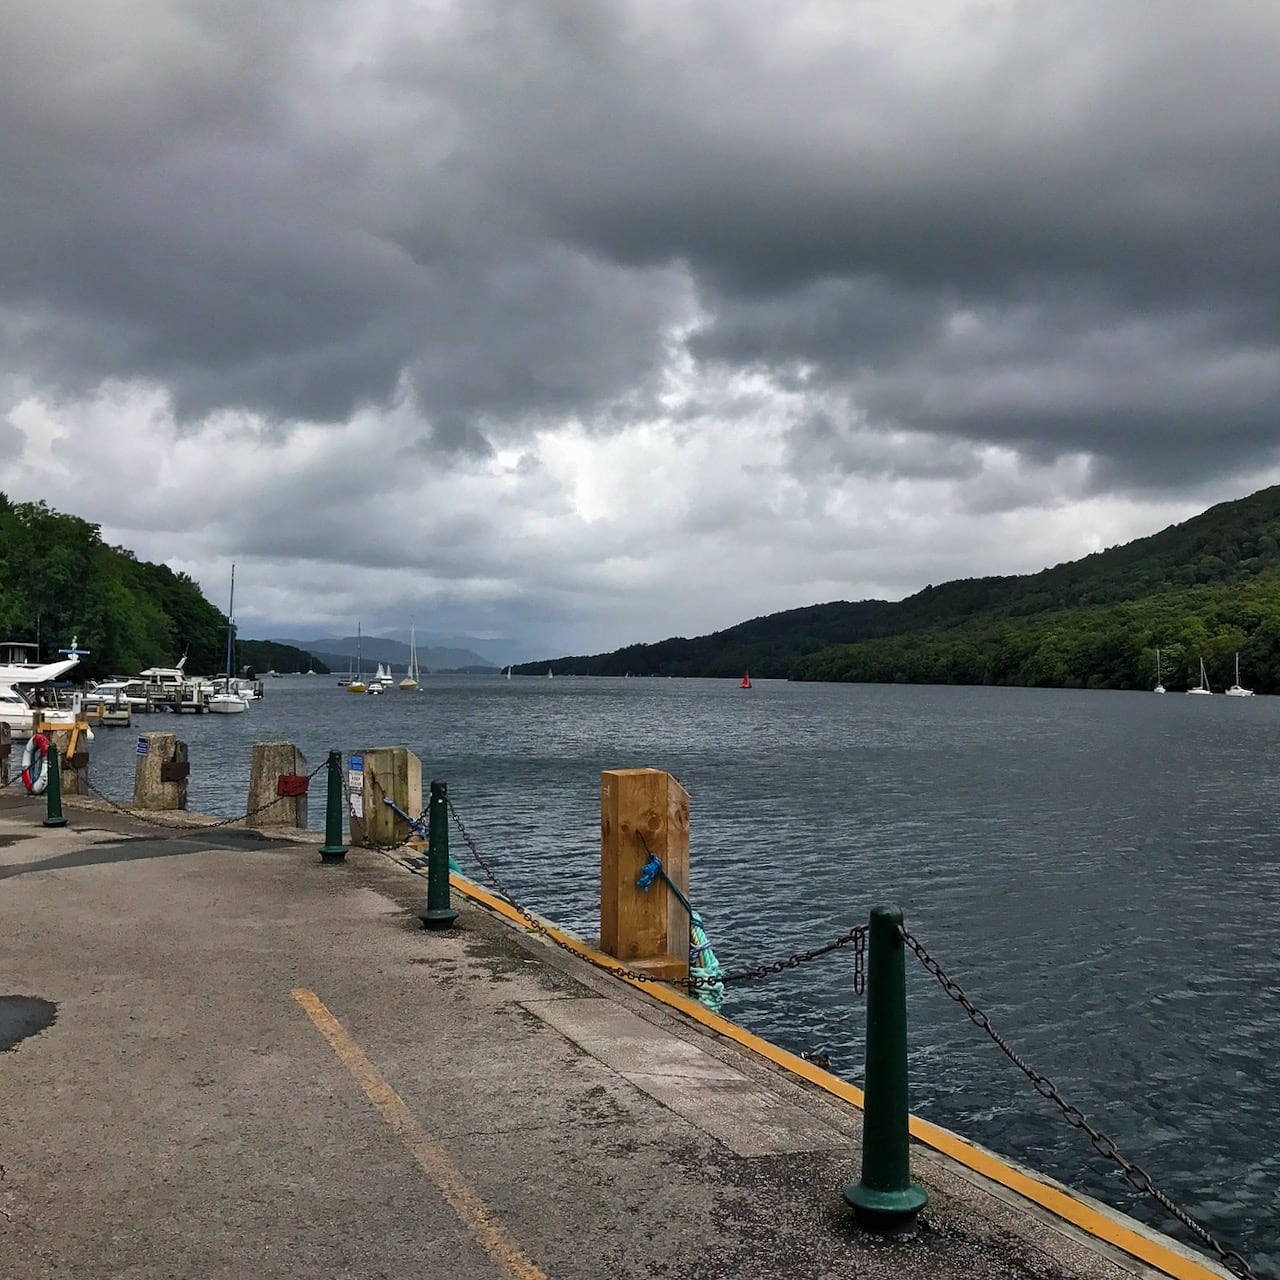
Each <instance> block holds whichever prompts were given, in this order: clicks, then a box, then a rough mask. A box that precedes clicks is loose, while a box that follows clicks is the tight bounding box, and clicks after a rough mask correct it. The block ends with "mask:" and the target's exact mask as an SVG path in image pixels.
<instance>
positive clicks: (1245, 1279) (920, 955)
mask: <svg viewBox="0 0 1280 1280" xmlns="http://www.w3.org/2000/svg"><path fill="white" fill-rule="evenodd" d="M899 932H900V933H901V935H902V940H903V942H904V943H905V944H906V945H907V946H908V947H910V948H911V950H912V951H914V952H915V954H916V957H917V959H918V960H919V961H920V963H921V964H922V965H923V966H924V967H925V969H926V970H927V971H928V972H929V973H930V974H931V975H932V976H933V978H934V979H935V980H936V981H937V983H938V985H939V986H940V987H941V988H942V989H943V991H945V992H946V994H947V995H948V996H950V997H951V999H952V1000H954V1001H955V1002H956V1003H957V1004H958V1005H959V1006H960V1007H961V1008H962V1009H963V1010H964V1011H965V1013H966V1014H968V1016H969V1020H970V1022H972V1023H973V1024H974V1026H976V1027H979V1028H980V1029H981V1030H983V1031H985V1032H986V1033H987V1035H988V1036H990V1037H991V1039H992V1040H993V1041H994V1042H995V1044H996V1045H997V1046H998V1047H999V1049H1000V1051H1001V1052H1002V1053H1003V1054H1004V1055H1005V1057H1006V1058H1008V1059H1009V1061H1010V1062H1012V1063H1013V1065H1014V1066H1015V1067H1017V1068H1018V1070H1019V1071H1021V1072H1022V1073H1023V1075H1025V1076H1026V1077H1027V1079H1028V1080H1030V1081H1031V1083H1032V1085H1034V1086H1035V1090H1036V1092H1037V1093H1038V1094H1039V1095H1040V1096H1041V1097H1042V1098H1048V1099H1049V1101H1050V1102H1052V1103H1053V1104H1054V1105H1055V1106H1056V1107H1057V1108H1058V1110H1059V1111H1061V1112H1062V1116H1063V1118H1064V1119H1065V1120H1066V1122H1067V1123H1068V1124H1069V1125H1071V1126H1072V1128H1074V1129H1080V1130H1081V1131H1082V1132H1084V1133H1085V1134H1087V1135H1088V1138H1089V1141H1090V1142H1091V1143H1092V1144H1093V1149H1094V1150H1095V1151H1096V1152H1097V1153H1098V1154H1099V1155H1100V1156H1102V1157H1103V1158H1104V1159H1106V1160H1110V1161H1111V1162H1112V1164H1114V1165H1116V1167H1117V1168H1119V1170H1120V1171H1121V1173H1122V1174H1123V1175H1124V1177H1125V1180H1126V1181H1127V1182H1128V1183H1129V1185H1130V1186H1131V1187H1133V1188H1134V1189H1135V1190H1137V1191H1140V1192H1141V1193H1142V1194H1143V1195H1146V1196H1149V1197H1150V1198H1151V1199H1152V1200H1154V1201H1155V1202H1156V1203H1157V1204H1158V1205H1160V1207H1161V1208H1163V1209H1164V1210H1165V1211H1166V1212H1167V1213H1169V1214H1171V1215H1172V1216H1173V1217H1174V1218H1176V1219H1177V1220H1178V1221H1179V1222H1180V1223H1182V1225H1183V1226H1184V1227H1186V1229H1187V1230H1188V1231H1190V1232H1191V1234H1192V1235H1193V1236H1195V1237H1196V1239H1197V1240H1199V1241H1200V1242H1201V1244H1203V1245H1205V1246H1206V1247H1207V1248H1208V1249H1210V1250H1211V1251H1212V1252H1213V1253H1215V1254H1216V1255H1217V1256H1218V1259H1219V1261H1220V1262H1221V1263H1222V1265H1223V1266H1225V1267H1226V1268H1227V1270H1228V1271H1230V1272H1231V1274H1232V1275H1234V1276H1239V1277H1240V1280H1263V1278H1262V1277H1261V1276H1259V1275H1258V1274H1257V1273H1256V1272H1255V1271H1253V1270H1252V1268H1251V1267H1250V1266H1249V1264H1248V1263H1247V1262H1246V1261H1245V1260H1244V1258H1242V1257H1241V1256H1240V1255H1239V1254H1238V1253H1236V1252H1235V1250H1233V1249H1228V1248H1226V1247H1225V1246H1224V1245H1222V1244H1219V1243H1218V1241H1217V1240H1215V1239H1214V1237H1213V1236H1212V1235H1211V1234H1210V1233H1209V1232H1208V1231H1207V1230H1206V1229H1205V1228H1204V1227H1202V1226H1201V1225H1200V1224H1199V1223H1198V1222H1197V1221H1196V1220H1195V1219H1194V1218H1193V1217H1192V1216H1191V1215H1190V1214H1189V1213H1188V1212H1187V1211H1186V1210H1185V1209H1183V1208H1182V1207H1181V1206H1179V1205H1177V1204H1175V1203H1174V1202H1173V1201H1172V1200H1170V1199H1169V1197H1168V1196H1167V1195H1165V1193H1164V1192H1163V1191H1161V1190H1160V1189H1159V1188H1158V1187H1157V1186H1156V1185H1155V1184H1154V1183H1153V1182H1152V1181H1151V1175H1150V1174H1149V1173H1147V1171H1146V1170H1145V1169H1143V1168H1142V1167H1141V1166H1140V1165H1137V1164H1135V1163H1134V1162H1133V1161H1132V1160H1129V1159H1128V1158H1127V1157H1125V1156H1124V1155H1123V1154H1122V1153H1121V1152H1120V1149H1119V1148H1118V1147H1117V1146H1116V1144H1115V1142H1114V1141H1113V1140H1112V1139H1111V1138H1108V1137H1107V1136H1106V1134H1104V1133H1100V1132H1099V1131H1098V1130H1097V1129H1095V1128H1094V1127H1093V1125H1091V1124H1090V1123H1089V1121H1088V1120H1087V1119H1086V1118H1085V1115H1084V1113H1083V1112H1082V1111H1081V1110H1080V1108H1079V1107H1077V1106H1074V1105H1073V1104H1071V1103H1070V1102H1068V1101H1067V1100H1066V1099H1065V1098H1064V1097H1063V1096H1062V1094H1061V1093H1059V1092H1058V1086H1057V1085H1056V1084H1054V1082H1053V1081H1052V1080H1050V1079H1049V1077H1048V1076H1044V1075H1041V1074H1040V1072H1038V1071H1036V1070H1035V1069H1034V1068H1033V1067H1031V1066H1029V1065H1028V1064H1027V1063H1026V1062H1024V1061H1023V1060H1022V1058H1021V1057H1019V1055H1018V1054H1017V1052H1016V1051H1015V1050H1014V1049H1013V1048H1012V1047H1011V1046H1010V1045H1009V1043H1008V1041H1006V1040H1005V1038H1004V1037H1003V1036H1002V1035H1001V1034H1000V1033H999V1032H998V1031H997V1030H996V1029H995V1027H993V1026H992V1025H991V1019H990V1018H989V1017H988V1016H987V1014H985V1013H984V1012H983V1011H982V1010H981V1009H979V1008H978V1007H977V1005H975V1004H974V1003H973V1001H972V1000H971V999H970V998H969V997H968V995H967V994H966V993H965V990H964V988H963V987H961V985H960V984H959V983H958V982H957V981H956V980H955V979H954V978H952V977H950V976H949V975H948V974H947V973H946V972H945V971H944V970H943V968H942V966H941V965H940V964H939V963H938V962H937V961H936V960H935V959H934V958H933V957H932V956H931V955H930V954H929V953H928V951H926V950H925V948H924V946H923V945H922V944H921V943H920V942H919V941H918V940H917V939H916V938H914V937H913V936H912V935H911V934H910V933H909V932H908V931H907V930H906V929H904V928H902V926H901V925H899Z"/></svg>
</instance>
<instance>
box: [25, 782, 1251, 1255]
mask: <svg viewBox="0 0 1280 1280" xmlns="http://www.w3.org/2000/svg"><path fill="white" fill-rule="evenodd" d="M64 806H65V807H66V808H67V809H68V811H69V812H71V813H72V815H73V816H74V813H75V811H76V810H81V809H84V810H96V811H98V812H99V813H104V814H112V813H113V811H114V815H113V816H114V817H115V818H116V820H118V821H119V822H120V823H121V824H122V825H124V826H129V827H133V828H139V827H140V828H141V829H142V831H143V832H144V833H146V830H147V828H146V826H145V816H152V815H144V816H143V818H142V819H139V818H137V817H135V816H134V815H133V814H132V813H130V812H128V811H124V810H120V809H119V808H118V807H116V806H112V805H109V804H107V805H104V804H102V803H101V802H97V801H93V800H92V799H87V798H81V797H76V796H70V797H64ZM34 807H35V806H34V805H32V806H30V807H29V808H28V810H27V813H26V814H24V815H23V818H22V819H21V822H22V825H23V826H37V827H38V822H37V819H36V817H35V814H34V813H33V812H32V810H33V809H34ZM10 808H11V807H10V806H7V805H6V806H4V807H3V809H0V832H2V831H3V829H4V827H6V826H8V825H9V824H10V823H11V822H13V821H14V819H13V818H12V817H11V816H10V812H9V810H10ZM154 818H155V819H156V821H157V823H158V824H159V825H162V826H172V827H181V828H183V829H185V830H187V831H189V832H191V833H192V834H197V835H198V834H199V832H200V830H201V829H205V828H210V827H222V826H226V827H232V828H236V829H238V830H241V831H246V832H249V833H252V834H253V835H255V836H258V837H260V838H261V839H262V840H263V841H264V842H269V843H271V844H280V845H296V846H318V845H319V844H320V843H321V837H320V836H319V834H318V833H312V832H300V831H292V830H288V829H276V828H272V829H267V830H260V831H259V830H256V829H254V828H252V827H251V826H248V825H246V824H244V823H225V822H222V821H220V820H218V819H216V818H212V817H209V816H207V815H199V814H192V813H186V812H183V813H181V814H180V815H174V814H169V813H165V814H163V815H154ZM58 835H59V837H60V838H61V839H62V840H63V841H64V842H66V841H68V840H69V839H74V836H73V833H72V832H70V831H68V830H67V829H65V828H64V829H61V830H60V831H59V833H58ZM347 866H348V867H349V868H350V869H351V870H352V871H354V872H355V876H356V877H359V879H360V880H361V881H362V882H363V883H364V884H365V885H366V887H368V888H372V889H373V891H374V892H376V893H382V894H385V895H386V896H388V897H391V898H392V899H393V900H395V901H397V902H399V903H400V905H401V906H402V907H403V908H405V909H406V910H412V908H413V905H414V903H413V899H414V896H415V892H416V890H415V888H414V885H415V882H414V880H413V879H412V877H413V876H414V875H415V874H417V875H420V874H421V870H420V868H417V867H414V866H413V865H411V864H410V863H409V862H407V861H405V860H404V859H403V858H401V857H399V856H397V855H396V854H395V853H385V852H381V851H373V850H365V849H359V848H352V849H351V850H350V852H349V854H348V863H347ZM451 880H452V884H453V887H454V889H455V891H456V892H457V894H459V895H460V896H461V897H462V898H463V899H465V902H466V904H467V906H469V907H470V908H471V909H472V910H473V911H474V912H475V913H476V916H477V917H483V918H487V919H488V920H490V921H491V922H492V923H493V924H495V925H497V926H498V927H500V928H502V929H503V930H504V931H505V932H506V933H507V934H509V935H510V937H509V939H508V941H509V942H510V943H513V944H514V945H515V946H517V947H519V948H521V949H522V950H523V951H524V952H527V953H528V954H529V955H530V956H531V957H532V958H533V960H534V961H535V962H536V963H539V964H542V965H547V966H551V967H554V968H557V969H560V970H561V971H562V972H565V973H567V974H570V975H571V976H572V978H573V979H574V981H575V982H577V983H579V984H581V985H582V986H584V987H587V988H589V989H590V990H592V991H593V992H595V993H596V994H597V995H599V996H600V997H602V998H603V999H604V1000H606V1001H608V1002H609V1003H611V1004H614V1005H618V1006H621V1007H623V1008H625V1009H626V1010H628V1011H629V1012H631V1013H635V1014H637V1015H638V1016H639V1017H640V1018H641V1019H643V1020H644V1021H646V1022H649V1023H652V1024H653V1025H655V1026H657V1027H658V1029H659V1031H661V1032H663V1033H664V1034H667V1035H670V1036H672V1037H674V1038H677V1039H684V1040H686V1041H688V1040H689V1039H690V1038H691V1037H692V1038H693V1039H694V1040H695V1041H696V1042H697V1043H699V1044H700V1045H702V1047H703V1048H705V1049H706V1051H707V1052H709V1053H711V1054H712V1056H714V1057H716V1058H718V1059H721V1060H723V1061H725V1062H726V1063H727V1064H730V1065H731V1067H734V1068H737V1067H741V1069H742V1070H743V1071H744V1072H745V1073H746V1074H748V1075H749V1076H750V1078H751V1079H752V1080H753V1081H754V1082H756V1083H758V1084H759V1083H761V1082H763V1085H764V1087H765V1088H771V1087H777V1088H781V1089H784V1092H786V1094H787V1096H788V1097H790V1098H791V1099H792V1100H795V1099H797V1098H799V1099H801V1100H802V1101H803V1102H805V1103H807V1104H811V1105H812V1106H813V1107H816V1108H817V1110H818V1111H819V1112H820V1113H821V1114H822V1118H823V1119H824V1121H826V1122H828V1123H830V1124H831V1125H832V1126H833V1128H834V1129H835V1130H836V1131H837V1132H839V1133H841V1134H843V1135H845V1136H846V1137H848V1138H849V1139H850V1140H851V1141H852V1140H854V1139H856V1138H857V1136H858V1135H859V1133H860V1108H861V1103H862V1094H861V1091H860V1090H859V1089H857V1088H856V1087H855V1086H853V1085H851V1084H849V1083H847V1082H845V1081H843V1080H841V1079H840V1078H839V1077H836V1076H834V1075H832V1074H830V1073H828V1072H826V1071H824V1070H822V1069H821V1068H818V1067H816V1066H814V1065H813V1064H812V1063H809V1062H807V1061H805V1060H804V1059H802V1058H799V1057H798V1056H796V1055H793V1054H791V1053H789V1052H787V1051H786V1050H784V1049H781V1048H779V1047H778V1046H776V1045H773V1044H771V1043H769V1042H768V1041H766V1040H764V1039H762V1038H761V1037H758V1036H755V1035H753V1034H752V1033H750V1032H748V1031H746V1030H745V1029H744V1028H742V1027H740V1026H738V1025H737V1024H736V1023H733V1022H732V1021H730V1020H728V1019H726V1018H723V1017H721V1016H719V1015H717V1014H714V1013H712V1012H711V1011H709V1010H706V1009H704V1008H703V1007H702V1006H701V1005H699V1004H697V1003H696V1002H695V1001H691V1000H689V999H687V998H686V997H684V996H682V995H680V994H679V993H677V992H675V991H673V990H671V989H668V988H665V987H661V986H658V985H657V984H649V983H643V984H642V983H637V982H634V981H633V980H629V979H625V978H624V979H619V978H617V977H615V976H613V975H611V974H608V973H605V972H603V971H602V967H605V968H610V967H613V966H616V965H617V963H618V962H616V961H614V960H612V959H611V958H610V957H607V956H602V955H601V954H600V953H598V952H596V951H594V950H593V949H592V948H591V947H590V946H589V945H588V944H587V943H586V942H584V941H583V940H581V939H579V938H576V937H574V936H573V935H571V934H568V933H567V932H565V931H563V930H561V929H559V928H557V927H556V926H554V925H553V924H551V923H550V922H546V921H542V920H541V919H540V918H539V925H540V929H539V932H540V933H543V934H545V935H546V939H550V942H549V941H547V940H546V939H544V938H543V937H540V936H538V933H535V932H531V931H530V928H529V924H528V921H527V920H526V919H525V918H524V917H523V916H522V915H521V914H520V913H519V912H517V911H515V910H514V909H513V908H512V907H511V906H510V905H509V904H508V903H507V902H505V901H504V900H503V899H501V898H499V897H497V896H496V895H494V894H492V893H490V892H489V891H488V890H486V889H485V888H483V886H480V885H477V884H475V883H473V882H471V881H470V880H468V879H467V878H466V877H464V876H457V875H455V876H453V877H451ZM458 905H462V904H458ZM511 926H514V928H512V927H511ZM552 943H554V944H556V945H552ZM526 963H527V962H526ZM708 1041H709V1043H704V1042H708ZM580 1047H581V1046H580ZM582 1051H583V1052H590V1050H582ZM3 1063H4V1059H3V1058H2V1057H0V1067H2V1066H3ZM783 1081H785V1082H786V1085H787V1086H788V1087H785V1088H784V1086H783V1084H782V1082H783ZM655 1096H658V1095H655ZM912 1135H913V1138H914V1139H915V1144H914V1146H913V1160H914V1161H915V1162H916V1172H917V1175H918V1177H919V1178H920V1180H921V1181H922V1182H924V1183H925V1184H927V1185H928V1186H929V1187H930V1188H931V1189H934V1188H937V1187H941V1188H943V1190H944V1194H945V1195H947V1196H951V1197H954V1198H959V1199H962V1200H967V1202H968V1206H969V1207H970V1208H972V1209H974V1211H975V1212H976V1213H977V1214H978V1215H979V1216H980V1217H982V1218H983V1219H984V1220H987V1221H990V1222H992V1223H994V1224H997V1225H998V1227H999V1228H1000V1229H1001V1230H1007V1231H1011V1232H1013V1233H1014V1234H1016V1235H1018V1236H1019V1237H1021V1238H1024V1239H1028V1240H1033V1241H1035V1242H1036V1243H1037V1245H1038V1246H1040V1247H1042V1248H1044V1249H1045V1250H1046V1251H1047V1253H1048V1255H1050V1256H1052V1257H1054V1259H1055V1261H1056V1263H1057V1264H1058V1265H1059V1266H1060V1267H1061V1268H1062V1274H1063V1275H1072V1276H1074V1275H1079V1276H1081V1277H1090V1278H1091V1280H1092V1277H1094V1276H1102V1275H1104V1274H1105V1275H1107V1276H1111V1275H1115V1276H1140V1277H1152V1276H1172V1277H1175V1278H1176V1280H1204V1278H1207V1277H1222V1276H1229V1274H1230V1273H1229V1272H1227V1271H1226V1270H1224V1269H1222V1268H1220V1267H1218V1266H1217V1265H1216V1264H1214V1263H1212V1262H1211V1261H1210V1260H1208V1259H1206V1258H1204V1257H1203V1256H1202V1255H1200V1254H1198V1253H1194V1252H1193V1251H1191V1250H1189V1249H1187V1248H1185V1247H1184V1246H1182V1245H1181V1244H1179V1243H1178V1242H1176V1241H1174V1240H1172V1239H1170V1238H1169V1237H1166V1236H1163V1235H1162V1234H1160V1233H1158V1232H1156V1231H1153V1230H1151V1229H1149V1228H1147V1227H1145V1226H1144V1225H1142V1224H1140V1223H1138V1222H1137V1221H1136V1220H1134V1219H1132V1218H1129V1217H1128V1216H1126V1215H1124V1214H1121V1213H1119V1212H1117V1211H1114V1210H1112V1209H1110V1208H1108V1207H1107V1206H1105V1205H1102V1204H1100V1203H1098V1202H1097V1201H1095V1200H1092V1199H1091V1198H1089V1197H1086V1196H1083V1195H1081V1194H1080V1193H1078V1192H1075V1191H1073V1190H1071V1189H1070V1188H1068V1187H1065V1186H1062V1185H1061V1184H1058V1183H1056V1182H1054V1181H1053V1180H1051V1179H1047V1178H1045V1177H1043V1176H1042V1175H1039V1174H1036V1173H1034V1172H1032V1171H1030V1170H1027V1169H1024V1168H1022V1167H1020V1166H1018V1165H1017V1164H1016V1163H1014V1162H1012V1161H1009V1160H1007V1159H1005V1158H1003V1157H1000V1156H997V1155H995V1154H994V1153H991V1152H988V1151H986V1150H984V1149H982V1148H980V1147H978V1146H976V1145H975V1144H972V1143H970V1142H968V1141H966V1140H965V1139H963V1138H961V1137H959V1136H958V1135H956V1134H953V1133H951V1132H949V1131H947V1130H944V1129H942V1128H940V1127H938V1126H935V1125H932V1124H929V1123H927V1122H925V1121H922V1120H919V1119H918V1118H916V1117H913V1118H912ZM845 1163H846V1165H847V1170H848V1174H849V1176H850V1177H851V1178H854V1177H856V1174H857V1148H856V1146H851V1147H850V1149H849V1151H848V1153H847V1159H846V1162H845ZM839 1190H840V1187H839V1186H838V1185H837V1186H832V1187H830V1194H831V1196H832V1197H833V1198H834V1199H837V1200H838V1198H839ZM0 1225H2V1224H0ZM851 1253H852V1255H853V1256H854V1257H857V1256H859V1255H858V1252H857V1250H856V1248H853V1249H851ZM1090 1258H1093V1259H1094V1260H1095V1261H1096V1263H1097V1266H1096V1267H1095V1266H1094V1265H1092V1264H1091V1262H1090V1261H1089V1259H1090ZM1107 1264H1110V1265H1109V1266H1108V1265H1107ZM853 1274H855V1275H862V1274H864V1272H862V1271H860V1270H855V1271H854V1272H853ZM865 1274H867V1275H878V1274H879V1272H878V1271H868V1272H866V1273H865ZM902 1274H914V1273H908V1272H903V1273H902ZM931 1274H932V1273H931ZM991 1274H993V1275H994V1274H999V1275H1004V1274H1011V1275H1012V1274H1023V1273H1021V1272H1018V1273H1015V1272H1012V1271H1010V1272H1008V1273H1006V1272H1004V1271H999V1272H992V1273H991ZM1054 1274H1055V1275H1056V1274H1058V1273H1057V1272H1055V1273H1054Z"/></svg>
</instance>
